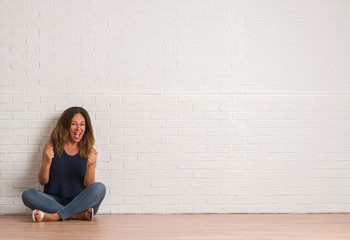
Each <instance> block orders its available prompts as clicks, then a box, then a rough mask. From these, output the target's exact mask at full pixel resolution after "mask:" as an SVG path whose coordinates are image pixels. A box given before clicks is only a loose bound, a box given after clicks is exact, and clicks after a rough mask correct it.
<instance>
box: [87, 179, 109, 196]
mask: <svg viewBox="0 0 350 240" xmlns="http://www.w3.org/2000/svg"><path fill="white" fill-rule="evenodd" d="M89 187H91V188H93V189H94V191H96V193H97V194H99V195H103V196H104V195H106V186H105V185H104V184H103V183H101V182H95V183H93V184H91V185H90V186H89Z"/></svg>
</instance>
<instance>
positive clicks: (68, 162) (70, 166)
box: [44, 150, 87, 199]
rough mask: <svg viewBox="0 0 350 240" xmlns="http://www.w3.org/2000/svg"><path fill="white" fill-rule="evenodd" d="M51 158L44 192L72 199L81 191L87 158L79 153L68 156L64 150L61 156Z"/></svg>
mask: <svg viewBox="0 0 350 240" xmlns="http://www.w3.org/2000/svg"><path fill="white" fill-rule="evenodd" d="M54 152H55V156H54V158H53V159H52V163H51V168H50V179H49V182H48V183H47V184H46V185H45V186H44V192H45V193H49V194H54V195H58V196H60V197H62V198H68V199H73V198H75V197H76V196H77V195H78V194H79V193H81V192H82V191H83V190H84V189H85V187H84V178H85V171H86V161H87V158H84V157H81V156H79V153H78V154H76V155H74V156H70V155H68V154H67V153H66V152H65V151H64V150H63V153H62V155H61V157H58V156H57V154H56V151H54Z"/></svg>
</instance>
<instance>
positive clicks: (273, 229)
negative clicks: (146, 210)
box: [0, 214, 350, 240]
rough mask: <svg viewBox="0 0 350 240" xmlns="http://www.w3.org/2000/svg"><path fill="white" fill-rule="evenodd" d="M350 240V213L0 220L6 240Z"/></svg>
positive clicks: (104, 216) (102, 216)
mask: <svg viewBox="0 0 350 240" xmlns="http://www.w3.org/2000/svg"><path fill="white" fill-rule="evenodd" d="M34 238H35V239H84V240H90V239H91V240H92V239H93V240H100V239H113V240H115V239H126V240H133V239H143V240H144V239H146V240H148V239H152V240H158V239H162V240H171V239H180V240H183V239H192V240H193V239H200V240H205V239H218V240H220V239H239V240H268V239H269V240H271V239H276V240H277V239H278V240H300V239H305V240H306V239H307V240H312V239H315V240H316V239H317V240H327V239H330V240H339V239H342V240H345V239H346V240H349V239H350V214H188V215H97V216H96V218H95V219H94V221H92V222H89V221H77V220H68V221H64V222H62V221H61V222H46V223H34V222H32V221H31V218H30V216H18V215H17V216H12V215H5V216H0V239H34Z"/></svg>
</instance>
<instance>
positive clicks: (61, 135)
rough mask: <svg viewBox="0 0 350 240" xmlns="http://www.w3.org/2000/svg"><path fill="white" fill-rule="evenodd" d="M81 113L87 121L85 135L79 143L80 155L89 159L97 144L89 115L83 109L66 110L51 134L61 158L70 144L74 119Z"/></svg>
mask: <svg viewBox="0 0 350 240" xmlns="http://www.w3.org/2000/svg"><path fill="white" fill-rule="evenodd" d="M77 113H80V114H81V115H83V117H84V119H85V133H84V135H83V138H82V139H81V140H80V141H79V143H78V146H79V155H80V156H82V157H88V156H89V154H90V153H91V150H92V147H93V146H94V144H95V138H94V132H93V129H92V124H91V120H90V116H89V113H88V112H87V111H86V110H85V109H84V108H82V107H71V108H68V109H66V110H65V111H64V112H63V113H62V115H61V117H60V118H59V119H58V121H57V124H56V127H55V128H54V129H53V130H52V132H51V137H50V141H51V142H52V144H53V146H54V149H55V151H56V152H57V155H58V156H59V157H60V156H61V155H62V153H63V147H64V145H65V144H67V142H68V138H69V129H70V125H71V121H72V118H73V116H74V115H75V114H77Z"/></svg>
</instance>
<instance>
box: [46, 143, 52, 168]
mask: <svg viewBox="0 0 350 240" xmlns="http://www.w3.org/2000/svg"><path fill="white" fill-rule="evenodd" d="M54 156H55V153H54V151H53V146H52V145H51V146H50V145H49V146H47V147H46V148H45V150H44V164H45V165H46V166H47V167H49V166H51V163H52V159H53V158H54Z"/></svg>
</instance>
